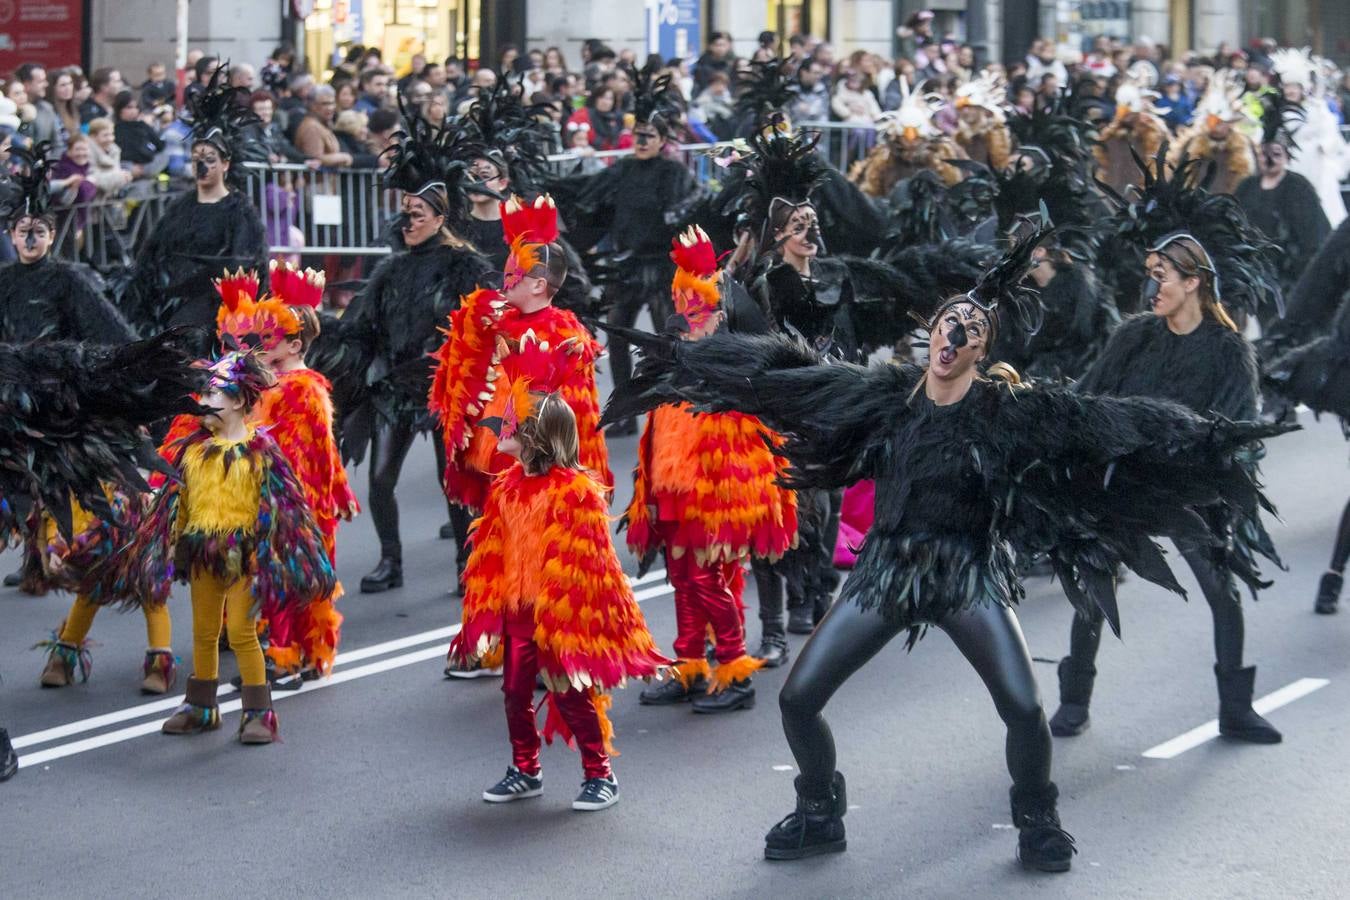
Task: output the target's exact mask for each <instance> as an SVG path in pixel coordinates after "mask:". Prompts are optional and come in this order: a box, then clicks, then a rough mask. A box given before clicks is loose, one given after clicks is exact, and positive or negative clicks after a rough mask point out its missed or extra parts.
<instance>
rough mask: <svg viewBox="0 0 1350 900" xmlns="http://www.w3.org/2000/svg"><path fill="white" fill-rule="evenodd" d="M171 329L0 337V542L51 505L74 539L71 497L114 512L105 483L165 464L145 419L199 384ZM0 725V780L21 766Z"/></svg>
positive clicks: (188, 405) (171, 408)
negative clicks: (122, 340)
mask: <svg viewBox="0 0 1350 900" xmlns="http://www.w3.org/2000/svg"><path fill="white" fill-rule="evenodd" d="M185 337H186V335H184V334H182V333H179V332H174V333H168V334H164V335H160V336H159V337H156V338H154V339H152V340H148V341H141V342H139V343H129V344H124V345H122V346H120V347H117V348H105V347H94V346H91V345H88V344H83V343H77V342H73V341H51V340H40V341H33V342H30V343H25V344H10V343H6V342H0V546H2V545H6V544H9V543H11V542H13V541H14V540H15V539H16V538H17V537H18V536H19V535H21V534H22V533H23V532H24V530H25V529H26V528H27V523H28V522H30V521H32V520H34V519H36V518H38V517H40V516H41V515H42V514H43V513H47V514H49V515H50V516H51V517H52V519H54V520H55V522H56V525H57V528H58V529H59V531H60V533H61V534H62V535H63V536H64V537H65V538H66V539H69V538H71V537H72V536H73V535H72V524H71V499H72V498H74V500H75V501H76V502H78V503H80V504H81V505H83V506H84V507H85V508H86V509H89V510H91V511H93V512H94V513H95V514H96V515H99V516H100V517H104V518H111V517H113V515H114V514H113V511H112V509H111V508H110V506H109V504H108V499H107V496H106V495H105V493H104V490H105V488H106V487H108V486H111V487H113V488H115V489H116V490H119V491H122V492H125V493H127V494H129V495H135V494H138V493H142V492H148V491H149V490H150V486H149V485H148V484H147V483H146V481H145V479H144V478H143V477H142V476H141V474H140V469H149V470H156V471H160V472H166V473H168V472H169V471H170V470H169V468H168V466H167V464H166V463H164V461H163V460H162V459H160V457H159V454H158V453H156V452H155V446H154V444H153V443H152V442H151V441H150V438H149V437H148V435H147V434H146V432H145V427H146V426H147V425H150V424H152V423H154V422H156V421H158V420H160V419H165V418H169V417H172V416H174V415H178V414H180V413H190V414H196V413H199V412H200V411H201V409H200V407H198V406H197V404H196V403H195V402H194V401H193V400H192V396H191V395H192V394H193V393H195V392H196V391H198V390H199V389H200V388H201V387H202V385H203V383H204V379H203V378H202V374H201V371H200V370H198V369H195V368H193V366H192V364H191V357H190V356H189V355H188V353H186V352H185V351H184V345H185V343H186V342H185V340H184V338H185ZM18 763H19V760H18V756H17V755H16V754H15V752H14V748H13V746H12V745H11V743H10V740H9V735H8V734H7V733H6V731H5V730H4V729H3V728H0V781H5V780H7V779H8V778H10V777H11V776H12V775H13V774H14V773H15V772H16V771H17V770H18Z"/></svg>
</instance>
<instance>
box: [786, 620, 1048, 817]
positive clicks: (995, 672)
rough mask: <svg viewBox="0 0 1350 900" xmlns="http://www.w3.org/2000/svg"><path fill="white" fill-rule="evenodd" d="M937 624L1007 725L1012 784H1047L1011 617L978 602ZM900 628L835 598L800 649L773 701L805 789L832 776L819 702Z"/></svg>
mask: <svg viewBox="0 0 1350 900" xmlns="http://www.w3.org/2000/svg"><path fill="white" fill-rule="evenodd" d="M938 627H939V628H941V629H942V630H943V631H945V632H946V633H947V636H948V637H950V638H951V639H952V642H953V643H955V644H956V647H957V649H958V650H960V651H961V654H962V655H963V656H965V658H966V659H967V660H968V661H969V662H970V664H971V665H972V666H974V667H975V671H976V672H977V673H979V676H980V678H981V680H983V681H984V686H985V687H986V688H987V689H988V691H989V695H990V697H992V698H993V700H994V706H995V708H996V709H997V710H998V715H999V718H1001V719H1002V720H1003V724H1004V725H1006V726H1007V727H1008V737H1007V742H1006V753H1007V759H1008V772H1009V773H1011V775H1012V778H1013V783H1014V784H1015V785H1017V786H1018V787H1021V788H1025V789H1027V790H1037V789H1041V788H1044V787H1046V785H1048V784H1049V781H1050V727H1049V726H1048V725H1047V724H1046V721H1045V712H1044V711H1043V710H1042V709H1041V697H1040V692H1039V691H1038V689H1037V687H1036V678H1035V676H1034V675H1032V672H1031V655H1030V654H1029V653H1028V652H1027V644H1026V641H1025V640H1024V639H1023V637H1022V627H1021V625H1019V624H1018V622H1017V616H1016V615H1015V614H1014V613H1013V611H1012V610H1011V609H1008V608H1006V607H1002V606H978V607H975V608H974V609H971V610H968V611H965V612H961V613H956V614H953V615H951V616H948V617H947V618H945V619H943V620H942V621H941V622H939V623H938ZM904 630H905V629H904V628H902V627H901V626H899V625H896V624H894V623H892V622H889V621H887V620H886V619H885V618H884V617H883V616H882V615H881V613H879V612H877V611H876V610H864V609H862V608H861V607H859V606H858V605H856V604H855V603H851V602H849V601H841V602H838V603H835V604H834V606H832V607H831V608H830V611H829V612H828V613H826V615H825V618H824V619H823V620H822V621H821V623H820V624H819V625H817V626H816V630H815V633H814V634H812V635H811V638H810V639H809V640H808V641H807V642H806V646H805V647H803V648H802V653H801V656H799V657H798V658H797V664H796V665H795V666H793V667H792V672H791V674H789V675H788V680H787V684H785V685H784V686H783V691H782V693H781V694H779V696H778V705H779V706H780V708H781V709H782V713H783V731H784V733H785V734H786V735H787V740H788V746H790V747H791V748H792V755H793V757H794V758H795V759H796V760H797V768H798V770H800V771H801V774H802V781H801V788H802V793H803V794H804V795H806V796H824V795H826V794H828V792H829V790H830V783H831V780H832V779H833V777H834V771H835V767H836V764H835V751H834V738H833V736H831V734H830V727H829V725H827V724H825V718H824V716H822V715H821V712H822V710H824V709H825V704H826V703H828V702H829V701H830V698H831V697H832V696H834V692H835V691H836V690H838V689H839V687H840V685H842V684H843V683H844V682H845V681H847V680H848V678H849V676H850V675H852V674H853V673H854V672H856V671H858V670H859V669H861V668H862V667H863V665H864V664H865V663H866V662H867V661H868V660H870V659H871V658H872V657H873V656H876V654H877V653H878V652H879V651H880V650H881V648H882V647H884V646H886V644H888V643H889V642H890V640H891V638H893V637H895V636H896V635H897V634H899V633H900V632H901V631H904Z"/></svg>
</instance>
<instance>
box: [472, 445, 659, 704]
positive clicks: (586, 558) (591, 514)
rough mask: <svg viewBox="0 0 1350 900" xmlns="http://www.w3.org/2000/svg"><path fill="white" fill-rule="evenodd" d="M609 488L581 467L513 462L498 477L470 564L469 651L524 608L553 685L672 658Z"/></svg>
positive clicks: (585, 685) (646, 673)
mask: <svg viewBox="0 0 1350 900" xmlns="http://www.w3.org/2000/svg"><path fill="white" fill-rule="evenodd" d="M604 494H605V488H604V486H603V485H600V484H598V483H597V482H596V481H595V480H594V479H593V478H591V477H590V476H589V475H587V474H586V473H584V472H579V471H577V470H575V469H564V468H560V467H554V468H551V469H550V470H549V471H548V472H546V473H545V474H543V475H527V474H525V470H524V468H523V467H522V466H521V465H520V464H519V463H516V464H515V465H513V466H512V467H511V468H509V469H507V470H506V471H505V472H503V473H502V474H501V475H499V476H498V477H497V479H496V481H495V482H494V484H493V486H492V490H491V491H490V492H489V493H488V498H487V505H486V507H485V508H484V510H483V515H482V517H481V518H479V519H478V520H477V521H476V522H475V523H474V526H473V533H472V536H471V541H472V546H473V551H472V553H471V554H470V556H469V561H468V564H467V565H466V566H465V568H464V578H463V584H464V627H463V630H462V631H461V632H460V634H459V635H458V636H457V638H456V641H457V642H458V646H459V647H460V648H462V652H463V653H464V654H466V655H467V656H468V657H470V658H473V659H476V658H479V657H481V656H482V655H483V654H485V653H487V652H488V651H490V650H491V649H493V648H494V647H495V646H496V645H497V644H498V643H499V642H500V640H501V636H502V632H503V629H504V628H505V626H506V622H507V620H508V619H513V620H518V619H519V618H521V617H527V618H532V620H533V622H534V642H535V644H536V645H537V646H538V648H539V671H540V674H541V675H542V676H543V678H544V683H545V684H547V685H549V686H550V689H557V690H566V689H567V688H568V687H572V688H576V689H578V690H587V689H594V690H596V691H600V692H604V691H608V690H611V689H613V688H616V687H620V686H622V685H623V683H624V681H625V680H626V679H628V678H648V677H651V676H652V675H655V674H656V673H657V671H658V670H659V669H661V668H662V667H663V666H666V665H669V664H670V663H671V660H669V659H667V658H666V657H664V656H662V655H661V653H660V652H659V651H658V650H657V648H656V644H655V642H654V641H653V640H652V636H651V633H650V632H649V631H648V630H647V624H646V621H645V620H644V619H643V616H642V611H641V610H640V609H639V608H638V605H637V601H636V600H634V598H633V591H632V588H631V587H630V586H629V583H628V578H627V576H625V575H624V572H623V567H622V566H621V565H620V563H619V559H618V557H617V556H616V555H615V553H614V544H613V542H612V541H611V540H610V536H609V519H608V516H607V514H606V509H607V503H606V500H605V496H604ZM531 595H532V596H531Z"/></svg>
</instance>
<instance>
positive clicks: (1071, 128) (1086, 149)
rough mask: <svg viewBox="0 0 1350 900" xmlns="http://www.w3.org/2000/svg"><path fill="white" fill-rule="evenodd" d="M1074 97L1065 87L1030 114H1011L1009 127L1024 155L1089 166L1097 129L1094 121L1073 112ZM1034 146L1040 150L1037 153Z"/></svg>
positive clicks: (1036, 105) (1035, 106) (1038, 105)
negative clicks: (1080, 117)
mask: <svg viewBox="0 0 1350 900" xmlns="http://www.w3.org/2000/svg"><path fill="white" fill-rule="evenodd" d="M1073 99H1074V96H1073V94H1071V93H1069V92H1068V91H1066V90H1061V91H1060V92H1059V94H1057V95H1056V96H1055V98H1054V100H1052V101H1051V102H1050V103H1048V104H1039V103H1037V104H1034V105H1033V108H1032V111H1031V112H1030V113H1020V112H1013V113H1011V114H1009V116H1008V128H1009V130H1011V131H1012V133H1013V137H1015V138H1017V145H1018V148H1019V150H1020V151H1021V152H1022V153H1023V154H1026V155H1030V156H1033V158H1036V159H1043V160H1044V161H1045V162H1046V163H1047V164H1048V163H1049V162H1050V161H1052V160H1060V161H1071V162H1072V163H1073V164H1075V165H1079V166H1087V165H1088V163H1089V162H1090V161H1091V159H1092V146H1093V144H1095V143H1096V141H1097V131H1096V129H1095V128H1094V127H1093V126H1092V124H1091V123H1089V122H1085V121H1083V120H1082V119H1079V118H1077V117H1076V116H1073V115H1072V114H1070V109H1071V108H1072V103H1073ZM1032 148H1035V149H1037V150H1039V151H1040V153H1033V152H1032Z"/></svg>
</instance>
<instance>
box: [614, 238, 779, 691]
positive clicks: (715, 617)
mask: <svg viewBox="0 0 1350 900" xmlns="http://www.w3.org/2000/svg"><path fill="white" fill-rule="evenodd" d="M671 258H672V259H673V260H674V261H675V264H676V274H675V279H674V282H673V283H672V296H673V298H674V302H675V309H676V312H678V313H679V314H680V315H681V316H683V317H684V319H685V321H686V322H687V323H688V324H689V330H690V333H691V335H693V336H696V335H698V334H701V333H707V332H708V331H710V330H711V329H712V328H715V327H716V322H715V321H713V317H714V316H716V315H717V314H718V312H719V303H720V298H719V291H718V286H717V284H718V277H719V274H720V273H718V271H717V263H716V256H715V253H714V251H713V247H712V244H711V242H710V241H709V240H708V237H707V235H706V234H704V233H703V232H702V230H701V229H697V228H696V229H692V230H691V231H689V232H686V233H685V234H683V235H681V236H680V237H678V238H676V240H675V242H674V251H673V252H672V254H671ZM778 440H780V438H779V437H778V436H777V435H775V434H774V433H773V432H771V431H769V430H768V429H767V428H765V427H764V425H763V423H761V422H760V421H759V420H758V419H756V418H755V417H753V416H747V415H744V414H742V413H737V412H729V413H710V414H703V415H694V414H693V413H692V412H691V410H690V408H689V406H688V405H687V404H678V405H666V406H661V407H658V408H657V409H656V410H654V411H653V412H652V414H651V415H650V416H649V417H648V418H647V424H646V427H645V428H644V429H643V432H642V439H641V441H640V443H639V445H638V464H637V468H636V470H635V471H634V473H633V502H632V503H631V504H630V505H629V507H628V511H627V513H626V514H625V516H624V523H625V525H626V527H627V528H628V544H629V546H630V547H632V548H633V549H634V550H635V551H636V552H638V553H640V554H642V555H643V556H647V555H649V554H651V553H653V552H655V551H656V550H658V549H661V548H664V549H665V553H666V573H667V577H668V578H669V579H670V581H671V584H672V585H674V587H675V608H676V618H677V627H678V630H679V634H678V636H677V638H676V641H675V651H676V653H677V654H678V655H679V656H680V659H681V662H680V665H679V667H678V672H679V675H680V678H681V680H682V681H684V682H685V684H686V685H689V684H692V683H693V681H694V680H695V679H697V678H699V677H701V676H704V675H707V674H708V665H707V662H706V660H705V659H704V656H703V648H704V637H705V634H706V633H707V631H708V629H709V627H711V629H712V632H713V636H714V641H715V643H716V650H717V660H718V665H717V667H716V670H715V671H713V672H712V673H711V674H712V679H713V688H712V689H713V690H714V691H717V690H721V689H724V688H725V687H726V686H727V685H729V684H731V683H732V682H734V681H740V680H742V679H744V678H745V677H747V676H748V675H749V674H750V673H751V672H753V671H754V670H755V669H756V668H758V661H757V660H755V659H753V658H752V657H750V656H748V655H746V651H745V626H744V609H743V607H742V605H741V593H742V591H743V589H744V584H745V574H744V569H743V568H742V566H743V564H744V562H745V561H746V560H747V559H748V558H750V557H752V556H753V557H764V558H767V559H777V558H778V557H780V556H782V555H783V554H784V553H785V552H786V551H787V550H788V549H790V548H791V547H792V546H793V545H794V544H795V543H796V539H797V498H796V495H795V494H794V493H793V492H792V491H790V490H786V489H784V488H783V487H781V486H780V485H779V484H778V478H779V476H780V475H781V473H782V469H783V466H784V465H785V463H784V462H783V460H782V459H781V458H780V457H778V456H775V455H774V453H773V451H772V449H771V445H772V444H773V443H775V442H777V441H778Z"/></svg>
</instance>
